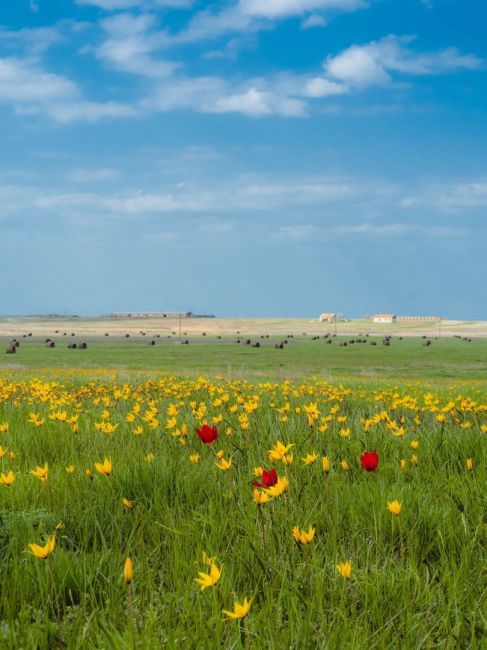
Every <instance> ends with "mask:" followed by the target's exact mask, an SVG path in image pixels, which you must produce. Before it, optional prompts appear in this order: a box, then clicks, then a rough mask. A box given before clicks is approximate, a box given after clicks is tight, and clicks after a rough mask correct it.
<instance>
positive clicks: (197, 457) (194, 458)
mask: <svg viewBox="0 0 487 650" xmlns="http://www.w3.org/2000/svg"><path fill="white" fill-rule="evenodd" d="M200 458H201V456H200V455H199V454H190V456H189V460H190V461H191V462H192V463H193V465H196V463H199V462H200Z"/></svg>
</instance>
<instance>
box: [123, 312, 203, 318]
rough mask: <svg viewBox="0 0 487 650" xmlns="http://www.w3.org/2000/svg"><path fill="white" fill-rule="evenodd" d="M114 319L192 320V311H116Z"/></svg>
mask: <svg viewBox="0 0 487 650" xmlns="http://www.w3.org/2000/svg"><path fill="white" fill-rule="evenodd" d="M110 316H111V317H112V318H191V317H192V316H193V314H192V313H191V312H190V311H114V312H113V313H112V314H110Z"/></svg>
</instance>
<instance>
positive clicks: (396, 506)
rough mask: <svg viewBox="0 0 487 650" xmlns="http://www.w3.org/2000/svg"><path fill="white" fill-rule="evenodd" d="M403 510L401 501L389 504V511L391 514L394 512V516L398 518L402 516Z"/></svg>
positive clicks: (389, 502)
mask: <svg viewBox="0 0 487 650" xmlns="http://www.w3.org/2000/svg"><path fill="white" fill-rule="evenodd" d="M401 508H402V504H401V502H400V501H388V502H387V509H388V510H389V512H392V514H393V515H396V517H398V516H399V515H400V514H401Z"/></svg>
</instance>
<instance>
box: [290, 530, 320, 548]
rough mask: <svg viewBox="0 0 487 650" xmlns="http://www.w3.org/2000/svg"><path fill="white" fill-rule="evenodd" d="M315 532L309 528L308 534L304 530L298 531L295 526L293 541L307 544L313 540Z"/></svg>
mask: <svg viewBox="0 0 487 650" xmlns="http://www.w3.org/2000/svg"><path fill="white" fill-rule="evenodd" d="M315 532H316V530H315V529H314V528H312V527H311V526H310V527H309V529H308V532H306V531H304V530H299V528H298V527H297V526H295V527H294V528H293V537H294V541H295V542H298V543H300V544H309V543H310V542H311V541H312V540H313V537H314V536H315Z"/></svg>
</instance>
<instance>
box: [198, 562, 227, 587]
mask: <svg viewBox="0 0 487 650" xmlns="http://www.w3.org/2000/svg"><path fill="white" fill-rule="evenodd" d="M221 573H222V572H221V569H219V568H218V567H217V565H216V564H215V563H214V562H212V563H211V565H210V572H209V573H204V572H203V571H199V572H198V575H199V578H195V579H194V581H195V582H196V583H197V584H199V585H200V587H201V591H204V590H205V589H206V588H207V587H212V586H213V585H216V583H217V582H218V580H220V576H221Z"/></svg>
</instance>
